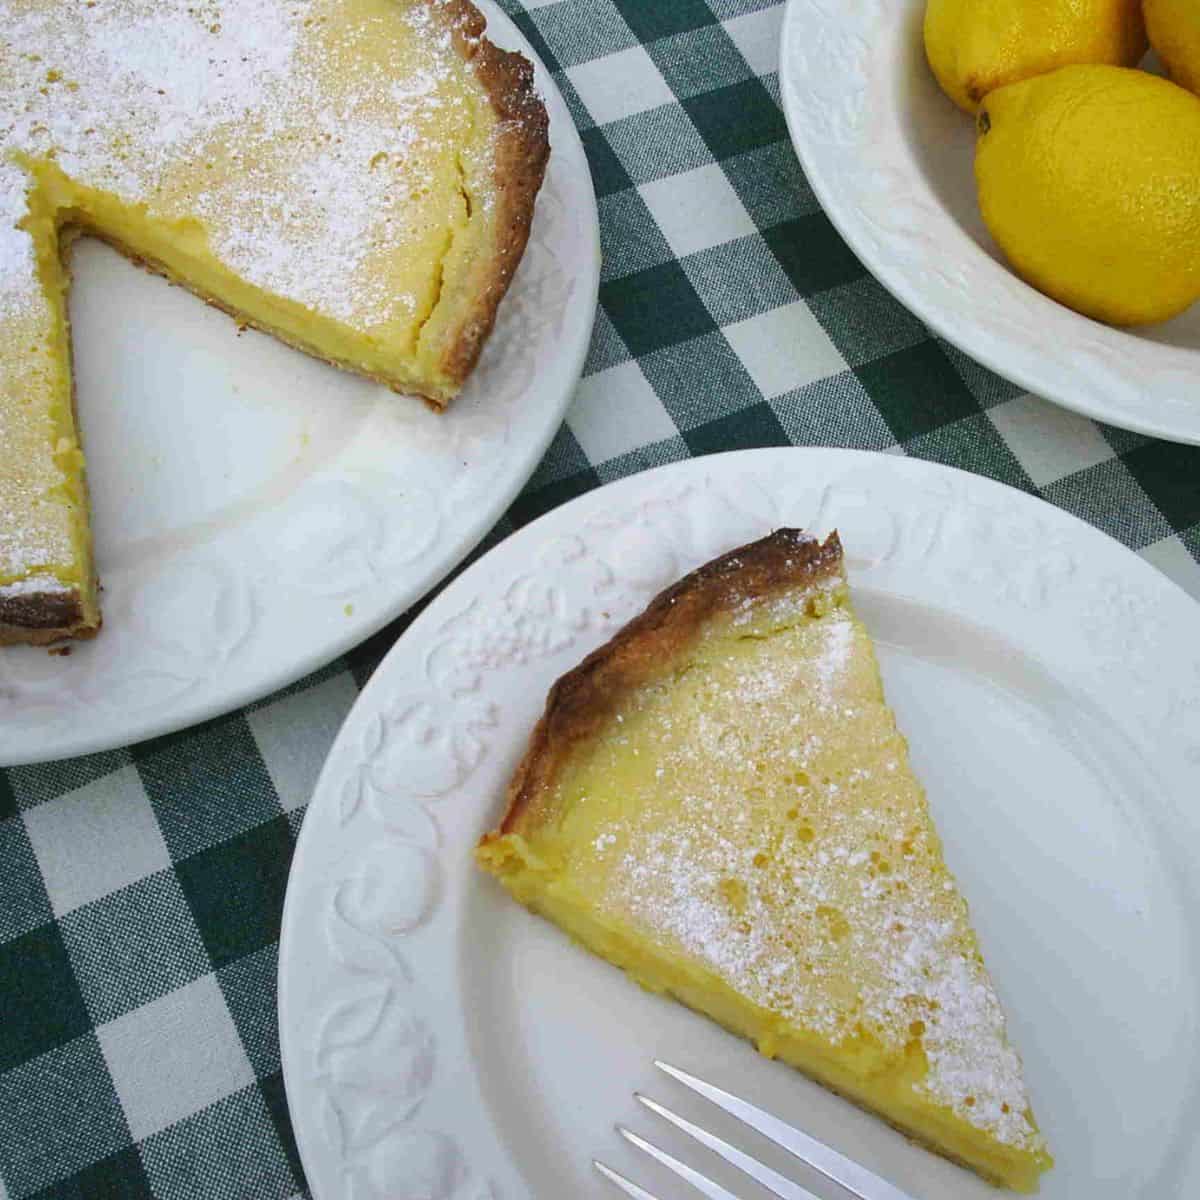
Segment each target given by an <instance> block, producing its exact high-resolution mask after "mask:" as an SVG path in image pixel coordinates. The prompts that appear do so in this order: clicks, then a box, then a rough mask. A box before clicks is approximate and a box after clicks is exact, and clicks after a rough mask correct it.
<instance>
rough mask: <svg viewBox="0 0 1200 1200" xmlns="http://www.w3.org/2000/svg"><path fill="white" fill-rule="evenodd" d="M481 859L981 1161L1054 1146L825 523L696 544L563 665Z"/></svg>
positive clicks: (557, 917) (1004, 1162)
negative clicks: (742, 543) (705, 553)
mask: <svg viewBox="0 0 1200 1200" xmlns="http://www.w3.org/2000/svg"><path fill="white" fill-rule="evenodd" d="M477 856H478V859H479V862H480V863H481V864H482V865H483V867H484V868H486V869H487V870H488V871H490V872H492V873H493V874H494V875H496V876H497V877H498V878H499V879H500V881H501V882H502V883H503V884H504V886H505V887H506V888H507V889H508V890H509V891H510V892H511V893H512V895H513V896H514V897H516V899H517V900H519V901H521V902H522V903H523V904H526V905H528V906H529V907H530V908H532V909H533V910H534V911H536V912H539V913H541V914H543V915H544V916H546V917H548V918H550V920H552V921H554V922H556V923H557V924H558V925H560V926H561V927H562V928H563V929H565V930H566V931H567V932H568V933H570V934H571V935H573V936H574V937H575V938H577V939H578V940H579V941H581V942H582V943H583V944H584V945H585V946H587V947H588V948H589V949H591V950H593V951H595V952H596V953H597V954H599V955H601V956H603V957H604V958H606V959H608V960H610V961H611V962H613V963H615V964H617V965H618V966H620V967H623V968H625V970H627V971H628V972H629V973H630V974H631V975H632V976H633V977H634V978H635V979H636V980H637V981H638V982H639V983H641V984H642V985H643V986H644V987H646V988H649V989H650V990H652V991H655V992H665V993H669V994H670V995H672V996H674V997H676V998H677V999H679V1000H681V1001H683V1002H684V1003H685V1004H688V1005H690V1006H691V1007H692V1008H695V1009H698V1010H699V1011H700V1012H703V1013H706V1014H707V1015H708V1016H710V1017H712V1018H714V1019H715V1020H717V1021H719V1022H720V1023H721V1024H722V1025H724V1026H726V1027H727V1028H729V1029H731V1030H733V1031H734V1032H736V1033H739V1034H741V1035H743V1036H745V1037H747V1038H750V1039H751V1040H752V1041H753V1042H754V1043H755V1044H756V1045H757V1047H758V1049H759V1050H761V1051H762V1053H763V1054H766V1055H768V1056H770V1057H773V1058H774V1057H778V1058H781V1059H783V1060H784V1061H786V1062H788V1063H791V1064H792V1065H793V1066H796V1067H799V1068H800V1069H801V1070H803V1071H805V1072H807V1073H808V1074H809V1075H811V1076H812V1077H813V1078H815V1079H817V1080H819V1081H820V1082H821V1083H823V1084H825V1085H827V1086H828V1087H830V1088H832V1089H833V1090H835V1091H837V1092H839V1093H841V1094H842V1095H843V1096H846V1097H848V1098H849V1099H851V1100H854V1101H857V1102H858V1103H859V1104H861V1105H863V1106H864V1107H866V1108H868V1109H871V1110H873V1111H874V1112H875V1113H877V1114H878V1115H880V1116H881V1117H883V1118H884V1119H885V1120H887V1121H888V1122H890V1123H891V1124H893V1125H894V1126H896V1127H897V1128H898V1129H900V1130H902V1131H903V1132H905V1133H906V1134H908V1135H910V1136H911V1137H913V1138H915V1139H917V1140H918V1141H920V1142H922V1143H923V1144H924V1145H926V1146H927V1147H929V1148H930V1149H932V1150H935V1151H937V1152H938V1153H940V1154H943V1155H945V1156H946V1157H948V1158H951V1159H954V1160H955V1161H957V1162H959V1163H961V1164H963V1165H965V1166H967V1167H970V1168H972V1169H973V1170H975V1171H977V1172H978V1173H979V1174H980V1175H982V1176H983V1177H984V1178H986V1179H988V1180H990V1181H992V1182H993V1183H996V1184H1000V1185H1004V1186H1008V1187H1011V1188H1014V1189H1016V1190H1018V1191H1034V1190H1036V1188H1037V1182H1038V1177H1039V1175H1040V1174H1041V1173H1042V1172H1043V1171H1045V1170H1046V1169H1047V1168H1048V1167H1049V1166H1050V1165H1051V1159H1050V1157H1049V1155H1048V1153H1047V1151H1046V1147H1045V1143H1044V1142H1043V1139H1042V1136H1041V1134H1040V1133H1039V1132H1038V1128H1037V1125H1036V1123H1035V1121H1034V1118H1033V1114H1032V1111H1031V1109H1030V1103H1029V1098H1028V1095H1027V1093H1026V1087H1025V1082H1024V1077H1023V1072H1022V1066H1021V1062H1020V1059H1019V1058H1018V1056H1017V1053H1016V1051H1015V1050H1014V1049H1013V1048H1012V1047H1011V1046H1010V1045H1009V1043H1008V1040H1007V1036H1006V1033H1005V1021H1004V1015H1003V1013H1002V1011H1001V1007H1000V1002H999V999H998V998H997V995H996V992H995V989H994V987H993V985H992V982H991V980H990V979H989V977H988V973H987V971H986V969H985V967H984V964H983V959H982V957H981V955H980V951H979V946H978V943H977V941H976V937H975V933H974V931H973V930H972V928H971V925H970V922H969V919H968V914H967V905H966V902H965V901H964V900H963V897H962V895H961V894H960V893H959V891H958V888H957V886H956V884H955V882H954V879H953V877H952V876H951V874H950V872H949V870H948V869H947V867H946V864H945V862H944V861H943V858H942V851H941V844H940V842H939V839H938V835H937V832H936V830H935V829H934V826H933V822H932V820H931V818H930V814H929V809H928V807H927V805H926V801H925V796H924V793H923V792H922V790H921V785H920V784H919V783H918V782H917V779H916V777H915V775H914V774H913V771H912V769H911V768H910V766H909V763H908V755H907V747H906V744H905V741H904V739H903V737H902V736H901V735H900V733H899V732H898V731H897V729H896V723H895V719H894V718H893V715H892V713H891V710H890V709H889V708H888V707H887V705H886V703H885V702H884V697H883V689H882V685H881V682H880V677H879V670H878V667H877V665H876V661H875V654H874V651H873V648H872V646H871V641H870V639H869V637H868V635H867V632H866V630H865V629H864V628H863V626H862V624H861V623H860V622H859V620H858V619H857V617H856V616H855V614H854V612H853V611H852V609H851V607H850V603H849V598H848V594H847V589H846V582H845V575H844V568H843V562H842V550H841V546H840V544H839V542H838V539H837V536H836V534H835V535H833V536H831V537H830V538H829V539H828V540H827V541H825V542H824V543H819V542H817V541H815V540H813V539H812V538H809V537H807V536H805V535H803V534H801V533H798V532H797V531H794V530H781V531H779V532H777V533H775V534H773V535H772V536H770V537H768V538H765V539H763V540H762V541H760V542H756V543H754V544H752V545H749V546H746V547H743V548H742V549H740V550H736V551H734V552H733V553H731V554H727V555H725V556H724V557H723V558H720V559H717V560H716V561H715V562H712V563H710V564H708V565H707V566H705V567H702V568H701V569H700V570H698V571H696V572H695V573H693V574H692V575H689V576H688V577H687V578H685V579H684V580H682V581H681V582H680V583H678V584H676V585H675V586H674V587H672V588H670V589H668V590H667V591H666V592H664V593H663V594H662V595H660V596H659V597H658V598H657V599H655V600H654V601H653V602H652V603H651V604H650V606H649V608H648V609H647V610H646V611H645V612H644V613H643V614H642V615H641V616H639V617H638V618H636V619H635V620H634V621H633V622H631V623H630V624H629V625H628V626H626V627H625V628H624V629H623V630H622V631H621V632H620V633H618V634H617V635H616V636H615V637H614V638H613V639H612V641H611V642H609V643H608V644H607V645H606V646H603V647H601V648H600V649H599V650H597V651H596V652H595V653H594V654H592V655H590V656H589V657H588V658H587V659H585V660H584V662H583V663H582V664H581V665H580V666H579V667H577V668H576V669H575V670H574V671H572V672H570V673H569V674H567V675H565V676H564V677H563V678H562V679H560V680H559V681H558V683H556V684H555V685H554V687H553V689H552V690H551V692H550V696H549V699H548V700H547V703H546V709H545V713H544V715H543V716H542V718H541V720H540V721H539V722H538V725H537V727H536V728H535V730H534V732H533V736H532V739H531V741H530V743H529V747H528V749H527V751H526V753H525V756H524V758H523V760H522V761H521V763H520V766H519V767H518V769H517V771H516V774H515V776H514V778H513V780H512V784H511V786H510V790H509V795H508V811H507V814H506V816H505V817H504V820H503V823H502V825H501V826H500V828H499V829H498V830H496V831H495V832H494V833H491V834H489V835H488V836H487V837H485V838H484V839H483V841H482V842H481V844H480V847H479V849H478V851H477Z"/></svg>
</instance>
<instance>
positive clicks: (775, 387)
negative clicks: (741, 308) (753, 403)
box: [723, 300, 846, 400]
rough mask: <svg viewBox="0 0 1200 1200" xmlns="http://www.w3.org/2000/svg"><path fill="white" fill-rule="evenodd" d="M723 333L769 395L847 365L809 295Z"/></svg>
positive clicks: (738, 324)
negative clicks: (813, 310) (811, 308)
mask: <svg viewBox="0 0 1200 1200" xmlns="http://www.w3.org/2000/svg"><path fill="white" fill-rule="evenodd" d="M723 332H724V334H725V336H726V337H727V338H728V339H729V344H730V345H731V346H732V347H733V349H734V352H735V353H736V354H737V356H738V358H740V359H741V360H742V362H743V363H744V364H745V367H746V370H747V371H749V372H750V378H751V379H753V380H754V382H755V384H756V385H757V387H758V390H759V391H760V392H762V394H763V396H764V397H765V398H766V399H768V400H770V399H771V398H772V397H773V396H782V395H783V394H784V392H790V391H794V390H795V389H796V388H801V387H804V386H806V385H807V384H810V383H815V382H816V381H817V380H818V379H827V378H828V377H829V376H830V375H840V374H841V373H842V372H843V371H844V370H845V369H846V361H845V359H843V358H842V356H841V354H840V353H839V352H838V348H837V347H836V346H835V345H834V344H833V342H831V341H830V340H829V335H828V334H827V333H826V332H825V330H824V329H822V328H821V325H820V323H819V322H818V321H817V319H816V317H814V316H813V315H812V313H811V312H810V311H809V307H808V305H807V304H805V303H804V301H803V300H797V301H795V303H793V304H785V305H783V307H782V308H773V309H771V311H770V312H765V313H760V314H759V315H758V316H757V317H750V318H748V319H747V320H745V321H738V322H737V324H736V325H726V326H725V328H724V330H723Z"/></svg>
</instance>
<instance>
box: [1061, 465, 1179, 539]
mask: <svg viewBox="0 0 1200 1200" xmlns="http://www.w3.org/2000/svg"><path fill="white" fill-rule="evenodd" d="M1042 498H1043V499H1045V500H1049V501H1050V503H1051V504H1057V505H1058V507H1059V508H1065V509H1066V510H1067V512H1069V513H1074V514H1075V516H1077V517H1080V518H1082V519H1083V520H1084V521H1087V522H1088V524H1090V525H1095V526H1096V528H1098V529H1102V530H1103V531H1104V532H1105V533H1107V534H1108V536H1109V537H1113V538H1116V539H1117V541H1119V542H1121V543H1123V544H1124V545H1126V546H1128V547H1129V548H1130V549H1131V550H1142V549H1144V548H1145V547H1146V546H1152V545H1153V544H1154V543H1155V542H1158V541H1161V540H1162V539H1163V538H1165V537H1169V536H1170V535H1171V533H1172V529H1171V524H1170V522H1169V521H1168V520H1167V519H1166V517H1164V516H1163V515H1162V513H1160V512H1159V511H1158V509H1157V508H1155V507H1154V505H1153V504H1148V503H1147V501H1146V493H1145V491H1144V490H1143V488H1142V485H1141V484H1140V483H1138V481H1137V479H1136V478H1135V477H1134V475H1133V474H1132V472H1131V471H1130V470H1129V468H1128V467H1127V466H1126V465H1125V463H1124V461H1123V460H1122V459H1119V458H1110V459H1108V460H1107V461H1105V462H1101V463H1096V465H1095V466H1092V467H1085V468H1084V469H1083V470H1082V471H1076V472H1075V473H1074V474H1072V475H1068V476H1066V477H1065V478H1064V479H1056V480H1055V481H1054V482H1053V483H1052V484H1050V485H1049V486H1048V487H1046V488H1044V489H1043V490H1042Z"/></svg>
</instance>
